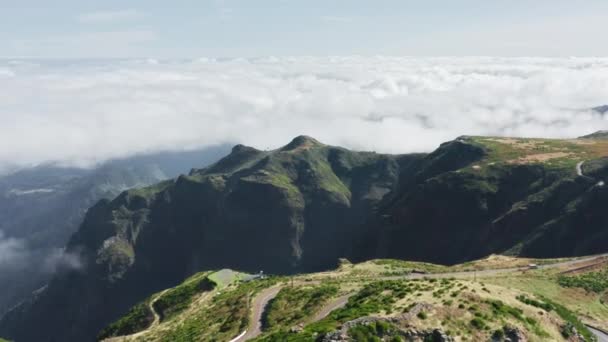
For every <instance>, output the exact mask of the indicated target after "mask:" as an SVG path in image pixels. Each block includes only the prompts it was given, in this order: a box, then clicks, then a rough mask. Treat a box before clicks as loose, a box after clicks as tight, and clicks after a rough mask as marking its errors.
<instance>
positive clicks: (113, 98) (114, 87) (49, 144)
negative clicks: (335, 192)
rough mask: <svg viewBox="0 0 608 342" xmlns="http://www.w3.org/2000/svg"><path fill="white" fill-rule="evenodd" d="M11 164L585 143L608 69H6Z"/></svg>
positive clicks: (155, 65) (1, 83) (584, 62)
mask: <svg viewBox="0 0 608 342" xmlns="http://www.w3.org/2000/svg"><path fill="white" fill-rule="evenodd" d="M0 70H5V71H4V72H3V73H0V136H2V138H3V141H5V142H6V143H5V144H2V145H0V165H15V164H17V165H24V164H33V163H39V162H43V161H48V160H62V161H69V162H73V163H79V164H86V163H91V162H96V161H99V160H103V159H106V158H110V157H118V156H124V155H128V154H133V153H136V152H141V151H150V150H158V149H179V148H184V147H198V146H204V145H212V144H218V143H226V142H234V143H236V142H242V143H245V144H249V145H254V146H256V147H258V148H274V147H278V146H280V145H283V144H285V143H287V142H288V141H289V140H290V139H291V138H293V137H294V136H296V135H299V134H308V135H311V136H314V137H316V138H318V139H319V140H321V141H324V142H326V143H330V144H336V145H344V146H347V147H351V148H356V149H365V150H376V151H381V152H394V153H403V152H413V151H429V150H432V149H434V148H435V147H436V146H437V145H438V144H439V143H441V142H443V141H446V140H451V139H453V138H455V137H457V136H459V135H463V134H471V135H472V134H479V135H512V136H545V137H576V136H579V135H583V134H586V133H589V132H592V131H596V130H599V129H606V128H608V127H607V126H608V125H607V124H608V121H607V120H606V119H604V118H603V117H602V116H601V115H599V114H594V113H591V112H590V111H586V110H584V109H586V108H591V107H594V106H597V105H601V104H605V103H608V59H600V58H581V59H579V58H570V59H546V58H519V59H506V58H426V59H425V58H405V57H404V58H390V57H369V58H367V57H328V58H313V57H294V58H274V57H272V58H261V59H234V60H221V61H218V60H214V59H200V60H195V61H187V62H184V61H151V60H142V61H135V60H130V61H101V62H66V61H53V62H40V63H39V64H32V63H29V64H27V63H16V62H15V61H13V62H9V61H4V62H3V61H0Z"/></svg>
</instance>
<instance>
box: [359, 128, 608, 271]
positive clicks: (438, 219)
mask: <svg viewBox="0 0 608 342" xmlns="http://www.w3.org/2000/svg"><path fill="white" fill-rule="evenodd" d="M606 156H608V141H607V140H603V139H599V140H597V139H594V140H589V139H574V140H551V139H518V138H491V137H463V138H460V139H458V140H455V141H452V142H449V143H446V144H443V145H442V146H441V147H440V148H439V149H438V150H437V151H435V152H433V153H432V154H430V155H429V156H428V157H427V158H426V159H425V161H424V162H423V164H422V165H420V168H419V169H418V170H417V172H415V173H413V174H410V175H408V177H406V178H404V182H403V184H402V185H401V187H400V191H399V192H397V193H395V194H393V197H392V198H391V199H390V201H387V202H386V203H384V205H383V206H382V207H381V209H380V210H379V212H378V216H377V218H376V220H375V221H373V222H372V223H371V224H370V227H372V228H371V229H370V236H369V238H368V239H367V240H366V242H368V243H370V244H371V245H372V246H368V249H367V251H368V253H369V254H367V256H365V257H364V258H369V257H378V256H380V257H391V258H401V259H413V260H425V261H433V262H441V263H447V264H451V263H456V262H462V261H466V260H471V259H476V258H479V257H482V256H485V255H488V254H490V253H508V254H515V255H522V256H531V257H556V256H572V255H581V254H592V253H596V252H604V251H606V250H607V249H608V247H606V246H608V214H607V212H606V211H605V210H602V209H600V208H601V207H603V206H604V205H605V203H607V200H608V188H606V187H605V186H603V184H604V183H603V182H604V181H605V180H606V178H607V177H608V162H607V159H606ZM579 172H580V174H579ZM404 243H407V244H408V247H407V248H404V247H403V246H404ZM430 251H432V252H430Z"/></svg>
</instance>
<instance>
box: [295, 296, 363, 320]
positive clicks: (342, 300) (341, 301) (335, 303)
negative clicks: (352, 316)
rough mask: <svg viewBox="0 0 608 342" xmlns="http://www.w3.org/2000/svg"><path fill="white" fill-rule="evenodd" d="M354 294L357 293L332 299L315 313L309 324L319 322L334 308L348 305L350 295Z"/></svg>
mask: <svg viewBox="0 0 608 342" xmlns="http://www.w3.org/2000/svg"><path fill="white" fill-rule="evenodd" d="M354 294H355V293H354V292H353V293H349V294H346V295H344V296H341V297H338V298H335V299H333V300H332V301H330V302H329V303H327V304H325V305H324V306H323V307H322V308H321V310H319V312H317V313H316V314H315V315H314V317H313V318H312V319H311V320H310V321H308V323H307V324H310V323H315V322H318V321H320V320H322V319H323V318H325V317H327V316H328V315H329V314H330V313H332V312H333V311H334V310H337V309H340V308H343V307H344V306H345V305H346V303H348V300H349V299H350V297H352V296H353V295H354Z"/></svg>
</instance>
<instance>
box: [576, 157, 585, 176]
mask: <svg viewBox="0 0 608 342" xmlns="http://www.w3.org/2000/svg"><path fill="white" fill-rule="evenodd" d="M584 163H585V162H584V161H582V162H580V163H578V164H576V174H577V175H578V176H580V177H582V176H583V164H584Z"/></svg>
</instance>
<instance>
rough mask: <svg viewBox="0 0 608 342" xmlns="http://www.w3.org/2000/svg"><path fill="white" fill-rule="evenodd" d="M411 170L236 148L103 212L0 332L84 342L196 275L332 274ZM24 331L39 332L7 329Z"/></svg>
mask: <svg viewBox="0 0 608 342" xmlns="http://www.w3.org/2000/svg"><path fill="white" fill-rule="evenodd" d="M420 158H422V155H407V156H389V155H381V154H375V153H368V152H352V151H348V150H346V149H343V148H338V147H332V146H327V145H324V144H321V143H319V142H318V141H316V140H314V139H312V138H309V137H304V136H302V137H298V138H296V139H294V140H293V141H292V142H291V143H290V144H288V145H286V146H285V147H283V148H281V149H278V150H275V151H259V150H256V149H253V148H250V147H245V146H242V145H238V146H236V147H234V149H233V150H232V153H231V154H230V155H229V156H227V157H225V158H224V159H222V160H220V161H219V162H218V163H216V164H214V165H212V166H210V167H208V168H205V169H200V170H193V171H192V172H191V173H190V175H189V176H180V177H179V178H177V179H176V180H174V181H166V182H163V183H159V184H157V185H155V186H152V187H148V188H142V189H137V190H130V191H127V192H124V193H122V194H121V195H120V196H119V197H117V198H116V199H115V200H113V201H102V202H100V203H98V204H97V205H95V206H94V207H93V208H91V209H90V210H89V212H88V213H87V215H86V217H85V220H84V223H83V224H82V226H81V227H80V229H79V231H78V232H77V233H76V234H75V235H74V236H73V237H72V238H71V240H70V243H69V246H68V253H78V254H79V255H80V257H81V259H82V261H83V263H84V265H85V266H84V269H83V270H65V273H63V274H62V275H60V276H58V277H56V278H55V279H54V280H53V281H52V282H51V283H50V285H49V286H48V288H46V289H45V290H44V291H43V292H41V293H40V294H39V295H38V297H37V298H35V299H34V300H33V301H32V302H31V303H29V304H28V305H23V306H21V307H20V308H18V309H17V310H14V311H13V312H11V313H10V314H9V315H8V316H7V317H6V318H5V319H4V320H3V328H6V329H7V330H4V329H3V331H2V332H3V333H4V332H5V331H8V332H9V333H8V334H7V335H8V336H9V337H15V338H17V339H19V340H22V341H28V340H31V341H34V340H37V341H45V340H61V341H86V340H90V339H91V338H93V337H94V336H95V334H96V333H97V332H98V331H99V330H100V329H101V328H102V327H104V326H105V325H106V324H107V323H109V322H110V321H111V320H112V319H114V318H116V317H117V315H119V314H121V313H122V312H123V311H124V310H125V309H127V308H129V307H130V306H131V305H132V304H134V303H135V302H136V301H139V300H141V299H143V298H144V297H145V296H147V295H149V294H150V293H152V292H155V291H157V290H159V289H162V288H166V287H168V286H173V285H175V284H177V283H179V282H180V281H181V280H182V279H184V278H185V277H186V276H188V275H190V274H192V273H194V272H196V271H199V270H205V269H214V268H222V267H224V266H230V267H233V268H238V269H242V270H249V271H258V270H260V269H263V270H265V271H267V272H272V273H292V272H296V271H306V270H321V269H324V268H328V267H333V266H335V265H336V262H337V259H338V258H339V257H341V256H343V255H345V254H350V253H351V248H352V247H353V246H355V245H356V241H358V240H359V239H360V237H361V235H362V231H361V229H362V228H364V227H363V226H362V225H361V224H360V223H361V222H364V221H365V220H366V219H367V218H368V217H369V216H370V215H371V213H372V211H373V210H374V207H375V205H376V204H377V203H378V202H379V201H380V200H381V199H382V198H383V197H384V196H385V195H386V194H387V193H389V192H390V191H391V190H393V188H394V186H395V184H396V183H397V180H398V177H399V173H400V169H401V168H403V167H406V166H407V165H408V164H410V163H413V162H415V161H417V160H419V159H420ZM83 307H84V308H86V310H85V311H82V308H83ZM50 311H54V314H52V315H49V313H50ZM25 321H27V322H32V323H33V322H37V323H36V324H39V329H23V330H22V329H21V328H19V327H17V325H20V322H25ZM9 326H12V328H10V327H9ZM13 329H15V330H13Z"/></svg>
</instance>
